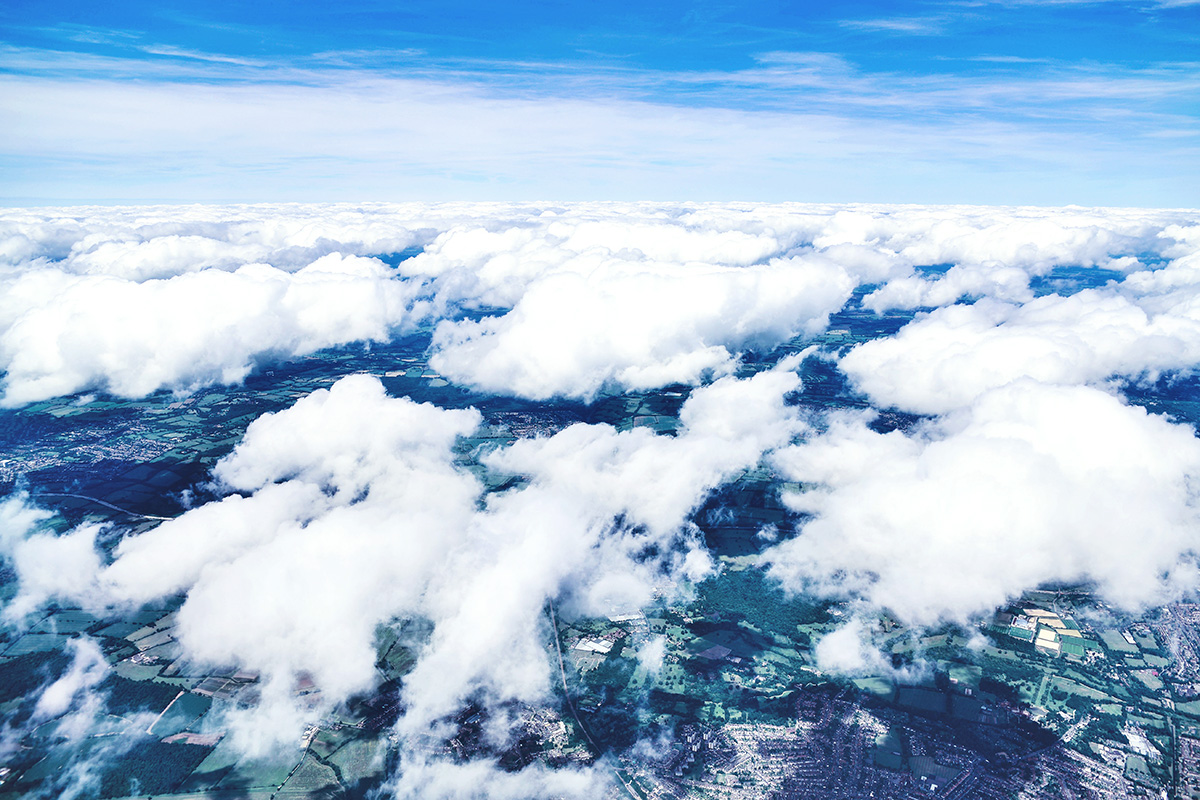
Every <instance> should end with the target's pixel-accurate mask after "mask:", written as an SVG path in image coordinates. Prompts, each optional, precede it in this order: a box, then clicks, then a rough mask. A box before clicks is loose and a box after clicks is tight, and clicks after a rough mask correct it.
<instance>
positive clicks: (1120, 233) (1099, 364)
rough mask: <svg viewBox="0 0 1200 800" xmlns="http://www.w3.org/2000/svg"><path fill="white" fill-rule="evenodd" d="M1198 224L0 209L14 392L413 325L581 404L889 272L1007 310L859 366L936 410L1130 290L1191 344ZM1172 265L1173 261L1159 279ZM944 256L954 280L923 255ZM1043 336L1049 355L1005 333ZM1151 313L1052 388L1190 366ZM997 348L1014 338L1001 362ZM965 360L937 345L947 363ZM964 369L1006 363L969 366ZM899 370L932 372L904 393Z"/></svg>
mask: <svg viewBox="0 0 1200 800" xmlns="http://www.w3.org/2000/svg"><path fill="white" fill-rule="evenodd" d="M1194 227H1195V223H1194V220H1190V218H1189V217H1188V215H1187V214H1185V213H1182V212H1151V211H1136V210H1085V209H1069V210H1062V211H1047V210H1041V209H982V208H973V207H928V208H922V207H886V206H853V207H839V206H811V205H775V206H755V205H703V204H674V205H671V204H574V205H566V206H553V205H546V204H440V205H419V204H411V205H378V206H367V207H358V206H239V207H227V208H201V207H192V208H188V209H169V208H147V209H137V210H131V209H112V210H107V209H75V210H60V211H50V212H33V211H26V212H10V213H9V214H7V215H5V218H4V219H3V220H0V289H2V290H3V291H2V292H0V369H3V371H4V377H3V392H4V394H3V402H4V403H6V404H7V405H10V406H13V405H21V404H24V403H28V402H32V401H36V400H41V399H46V398H51V397H55V396H61V395H69V394H73V393H76V392H81V391H93V390H96V389H99V390H102V391H107V392H111V393H113V394H117V395H121V396H127V397H138V396H143V395H146V394H149V393H152V392H154V391H157V390H160V389H168V390H171V391H176V392H186V391H190V390H193V389H195V388H197V387H200V386H203V385H207V384H211V383H235V382H238V381H240V380H241V379H242V378H244V377H245V376H246V375H247V374H248V373H249V372H250V371H252V370H253V369H254V368H256V367H257V366H259V365H261V364H263V363H267V362H270V361H272V360H275V359H286V358H294V357H296V356H298V355H303V354H306V353H311V352H314V351H315V350H318V349H322V348H328V347H335V346H340V345H345V344H349V343H353V342H371V341H382V340H387V339H389V338H390V337H392V336H394V335H396V334H397V333H399V332H408V331H411V330H412V329H413V326H416V325H420V324H429V325H434V324H436V329H435V332H434V338H433V346H434V355H433V362H432V363H433V364H434V365H435V366H436V367H437V368H439V369H441V370H442V371H443V372H445V374H446V375H447V376H448V377H450V378H452V379H454V380H456V381H458V382H461V383H464V384H467V385H471V386H474V387H477V388H479V389H481V390H484V391H489V392H497V393H502V394H517V395H523V396H527V397H533V398H548V397H553V396H568V397H579V398H590V397H593V396H594V395H596V394H597V393H598V392H600V391H606V390H617V391H621V390H628V389H645V388H652V387H657V386H662V385H666V384H670V383H676V382H683V383H697V382H701V381H704V380H710V379H712V378H713V377H715V376H719V375H721V374H726V373H728V372H729V371H730V370H731V369H732V368H733V367H734V365H735V364H736V362H737V360H738V358H739V357H740V356H741V355H742V353H743V352H744V351H745V350H747V349H756V350H769V349H770V348H771V347H772V346H774V345H776V344H778V343H780V342H781V341H784V340H787V339H789V338H791V337H793V336H796V335H812V334H815V333H818V332H820V331H821V330H822V329H823V327H824V326H825V322H826V319H827V317H828V315H829V314H830V313H833V312H836V311H837V310H838V309H840V308H841V307H842V305H843V304H844V303H845V302H846V300H847V298H849V297H850V293H851V291H852V290H853V289H854V288H855V287H856V286H859V285H863V284H870V285H879V286H880V288H878V289H877V290H876V291H874V292H873V293H872V294H870V295H869V296H868V297H867V298H866V301H865V304H866V306H867V307H868V308H874V309H884V308H889V307H915V306H938V305H948V304H952V303H954V302H955V301H956V300H958V299H959V298H960V297H961V296H963V295H964V294H966V295H972V296H983V297H988V298H992V299H994V300H996V301H997V303H996V304H993V305H980V306H978V307H973V308H971V309H962V308H959V309H946V311H945V312H944V313H941V314H940V315H939V314H935V315H933V316H931V317H930V318H928V319H927V320H925V321H924V322H923V323H920V324H918V325H916V326H913V328H912V329H911V330H907V331H905V332H904V333H903V334H902V336H901V337H898V338H897V339H896V340H887V341H883V342H878V343H871V344H868V345H865V346H864V347H863V348H861V350H860V351H856V352H855V353H854V354H851V356H850V357H848V358H847V359H846V360H844V361H843V368H844V369H845V370H846V371H847V372H848V373H849V374H850V375H851V377H853V378H854V379H855V380H856V381H857V382H858V383H859V385H860V386H861V387H862V388H863V389H864V391H866V392H868V393H869V394H871V395H872V397H874V398H876V399H877V400H878V401H879V402H882V403H885V404H896V405H901V406H902V407H907V408H912V409H914V410H939V408H940V407H936V402H943V403H944V402H945V401H935V403H934V404H931V405H922V404H921V402H920V400H919V399H917V398H911V397H907V396H903V392H904V391H909V392H921V391H924V392H927V393H932V394H935V395H940V394H942V393H943V392H945V391H946V388H945V385H946V384H947V383H949V382H955V383H956V384H959V385H958V386H957V387H956V388H955V389H954V392H958V393H962V392H966V393H968V394H969V393H971V392H974V391H976V389H973V388H971V387H973V386H975V385H976V384H979V385H980V386H981V387H982V388H986V387H987V386H994V385H1000V383H1003V382H1004V381H1006V380H1008V379H1011V378H1012V377H1018V376H1020V375H1023V374H1033V375H1034V376H1036V377H1040V378H1042V379H1046V380H1055V378H1053V376H1050V375H1049V374H1048V368H1047V367H1046V366H1044V365H1041V366H1038V367H1037V368H1034V367H1029V366H1022V363H1020V362H1022V361H1030V360H1035V361H1045V360H1047V355H1046V353H1045V351H1046V350H1047V349H1050V350H1054V349H1055V348H1058V350H1061V351H1062V352H1058V350H1056V351H1055V352H1054V353H1052V354H1051V355H1052V356H1053V357H1055V358H1059V359H1062V360H1066V361H1074V360H1075V355H1076V353H1075V351H1077V350H1079V349H1080V348H1081V347H1082V348H1083V349H1087V347H1084V346H1083V345H1076V344H1073V343H1072V342H1071V336H1072V335H1074V336H1076V337H1077V338H1078V337H1085V335H1086V331H1087V321H1086V320H1083V319H1082V317H1084V316H1089V317H1090V318H1092V319H1097V320H1098V319H1101V318H1102V317H1103V315H1104V314H1109V315H1110V316H1112V315H1119V314H1121V313H1125V311H1124V310H1123V309H1121V308H1116V307H1115V304H1119V303H1121V302H1124V303H1126V304H1128V305H1129V306H1130V308H1129V310H1128V311H1129V313H1130V314H1133V315H1134V316H1136V314H1137V309H1142V311H1143V312H1144V313H1146V314H1149V315H1154V316H1156V317H1162V318H1163V319H1164V320H1166V321H1165V322H1163V324H1162V326H1160V327H1163V328H1164V330H1163V331H1162V332H1161V333H1162V334H1164V335H1166V336H1167V337H1168V338H1169V337H1171V336H1174V337H1175V339H1176V340H1178V341H1183V340H1184V339H1186V335H1185V333H1181V332H1179V331H1178V330H1176V329H1177V328H1178V327H1179V326H1178V325H1175V324H1174V322H1172V321H1173V320H1183V321H1184V322H1187V321H1188V320H1190V319H1191V316H1190V314H1191V312H1190V310H1189V309H1190V308H1191V307H1192V305H1193V304H1192V303H1191V299H1190V298H1191V292H1192V291H1193V289H1192V288H1191V287H1193V286H1194V283H1195V282H1194V281H1192V280H1191V278H1190V277H1188V275H1190V272H1189V271H1194V267H1193V266H1189V264H1191V263H1192V262H1191V261H1189V258H1190V256H1189V254H1191V253H1194V252H1195V251H1196V249H1197V247H1198V244H1197V242H1196V240H1195V239H1196V237H1195V235H1194ZM410 248H415V249H421V250H422V252H420V253H419V254H418V255H416V257H414V258H410V259H408V260H406V261H401V262H400V263H399V267H398V268H395V267H391V266H388V264H385V263H384V262H382V261H379V260H377V259H375V258H372V256H384V257H386V258H387V259H388V263H389V264H394V263H396V258H397V257H396V255H395V254H397V253H401V252H405V253H408V254H412V253H413V252H415V251H416V250H415V249H410ZM1142 258H1145V259H1150V262H1149V263H1145V262H1143V261H1142V260H1139V259H1142ZM1163 260H1169V267H1168V269H1167V270H1162V269H1158V265H1159V263H1160V262H1162V261H1163ZM947 264H949V265H952V266H950V267H949V269H948V270H946V271H945V272H944V274H942V276H941V277H934V276H931V275H929V274H928V273H927V272H925V271H922V270H920V269H918V268H920V267H924V266H928V265H947ZM1062 265H1067V266H1079V267H1085V268H1086V267H1089V266H1103V267H1107V268H1110V269H1115V270H1118V271H1120V272H1125V273H1132V274H1131V275H1130V277H1129V279H1127V280H1126V281H1124V282H1123V283H1121V284H1120V285H1119V286H1118V287H1116V288H1109V289H1104V290H1094V291H1093V292H1092V293H1091V294H1088V295H1086V296H1085V297H1081V298H1078V299H1074V298H1073V299H1068V300H1058V299H1053V298H1047V299H1043V300H1041V301H1037V302H1035V303H1033V304H1029V305H1028V306H1027V307H1026V306H1022V305H1020V304H1023V303H1025V304H1028V303H1029V301H1030V300H1031V299H1032V290H1031V288H1030V281H1031V280H1032V279H1035V278H1037V277H1039V276H1043V275H1045V274H1047V273H1048V272H1050V271H1051V270H1052V269H1054V268H1055V267H1057V266H1062ZM1164 275H1171V276H1174V277H1172V278H1170V280H1172V281H1174V283H1172V284H1171V286H1170V287H1164V286H1163V285H1160V284H1161V283H1162V281H1163V280H1168V278H1166V277H1164ZM1185 284H1186V285H1185ZM1089 304H1090V305H1094V306H1096V309H1095V314H1093V313H1092V308H1091V307H1090V305H1089ZM1077 321H1078V322H1079V325H1076V324H1075V323H1076V322H1077ZM1116 323H1119V324H1120V325H1123V326H1125V327H1127V328H1128V327H1130V326H1133V327H1136V326H1137V325H1138V322H1137V320H1136V319H1132V318H1131V319H1130V320H1125V321H1122V320H1115V321H1114V323H1113V324H1116ZM1104 324H1105V325H1106V326H1108V325H1109V324H1110V323H1109V322H1108V321H1106V322H1105V323H1104ZM1188 324H1190V323H1188ZM1054 325H1059V326H1060V327H1063V328H1065V329H1067V330H1066V331H1065V333H1063V334H1062V335H1061V336H1058V337H1057V338H1056V337H1055V335H1053V331H1049V330H1048V329H1049V328H1050V327H1053V326H1054ZM1172 326H1174V327H1172ZM1030 327H1032V328H1034V330H1033V331H1032V332H1031V336H1032V338H1034V339H1037V341H1038V342H1039V343H1038V344H1036V345H1033V346H1030V345H1027V344H1026V345H1022V344H1021V343H1020V342H1012V341H1009V340H1010V339H1014V340H1015V339H1020V338H1021V331H1022V330H1025V329H1027V328H1030ZM1142 327H1143V328H1145V330H1143V331H1136V330H1134V331H1131V332H1129V333H1126V334H1120V332H1117V333H1115V334H1113V337H1115V340H1114V343H1112V344H1110V345H1104V346H1102V347H1099V348H1097V347H1095V346H1091V349H1092V350H1097V353H1096V355H1095V357H1094V358H1091V359H1090V361H1089V359H1088V358H1084V359H1082V361H1083V362H1084V363H1082V364H1078V365H1073V367H1072V368H1073V369H1074V370H1075V372H1071V373H1070V374H1067V375H1066V376H1065V377H1063V378H1062V379H1061V380H1062V381H1064V382H1069V381H1073V380H1081V379H1085V380H1091V379H1101V378H1103V377H1106V374H1105V371H1106V370H1107V371H1108V372H1121V371H1129V370H1130V369H1132V367H1130V366H1129V363H1132V364H1134V365H1142V364H1143V358H1144V357H1145V358H1146V363H1148V364H1149V365H1150V366H1152V367H1173V366H1182V365H1184V364H1185V363H1189V362H1188V359H1191V358H1192V356H1191V355H1190V353H1191V351H1190V350H1188V349H1187V348H1186V347H1185V348H1183V349H1182V352H1183V353H1184V354H1183V355H1182V356H1170V355H1162V356H1155V355H1154V354H1150V355H1149V356H1146V353H1145V352H1144V351H1145V348H1144V347H1142V346H1140V345H1136V344H1133V345H1130V344H1128V343H1127V342H1126V340H1129V339H1131V338H1133V339H1138V338H1139V337H1140V339H1143V340H1145V339H1155V340H1156V339H1158V338H1162V337H1161V336H1160V331H1159V330H1158V329H1157V328H1156V327H1155V323H1154V322H1153V321H1152V322H1149V323H1145V324H1143V325H1142ZM992 328H996V329H997V330H998V332H989V330H990V329H992ZM1076 328H1077V329H1078V330H1076ZM1010 333H1013V334H1015V335H1014V336H1009V334H1010ZM959 334H962V336H959ZM1122 336H1124V338H1122ZM1113 337H1110V338H1113ZM947 338H949V339H956V340H957V341H956V346H957V349H958V350H970V351H971V353H973V354H974V353H986V354H987V355H986V356H978V355H969V356H968V357H969V358H975V359H977V360H978V359H981V358H982V359H983V360H984V361H987V362H989V363H986V364H984V365H983V366H975V367H970V366H969V365H968V366H965V367H964V366H961V365H959V364H957V363H956V364H954V365H952V366H951V367H950V368H949V369H950V370H951V371H952V372H953V373H955V374H956V375H957V374H958V373H962V374H963V375H965V376H966V377H963V378H959V377H955V378H953V379H950V378H939V377H938V375H937V371H938V369H939V367H938V356H937V354H936V353H934V354H933V355H932V356H929V358H932V359H933V361H932V362H927V361H924V362H923V361H922V359H924V358H926V356H923V355H921V354H923V353H927V352H929V353H933V351H936V350H938V347H937V346H936V345H938V344H941V343H944V342H939V341H938V340H939V339H942V340H944V339H947ZM1026 338H1029V337H1026ZM994 339H996V340H1004V341H1002V342H999V343H997V344H993V341H992V340H994ZM918 340H919V341H918ZM976 340H978V341H976ZM1187 341H1190V340H1187ZM1056 342H1057V343H1056ZM1186 343H1187V342H1184V344H1186ZM1170 345H1171V343H1170V342H1168V344H1167V345H1165V346H1161V347H1160V348H1159V349H1160V350H1164V351H1167V350H1170V349H1171V347H1170ZM1189 346H1190V345H1189ZM908 349H911V350H912V351H913V352H912V353H907V352H906V350H908ZM1175 349H1176V350H1179V349H1180V348H1178V347H1177V348H1175ZM993 350H997V351H1002V352H998V353H997V354H996V356H995V357H993V355H992V351H993ZM1010 351H1012V352H1011V353H1010ZM1110 351H1114V352H1110ZM954 352H955V348H954V347H951V348H949V349H946V350H945V356H944V358H946V359H953V358H955V356H954V355H953V354H954ZM1156 359H1157V360H1156ZM991 361H996V362H997V363H999V367H998V368H995V369H993V368H992V366H991V364H990V362H991ZM1009 362H1016V366H1014V367H1011V368H1010V367H1009V366H1007V365H1008V364H1009ZM1092 362H1094V363H1092ZM1089 363H1090V364H1091V365H1090V366H1089ZM972 369H974V370H975V371H977V372H978V371H981V370H982V371H987V372H989V374H990V373H991V372H995V373H997V374H998V375H999V377H994V378H988V379H986V380H985V379H977V378H973V377H971V375H970V372H971V371H972ZM1006 369H1007V370H1008V372H1005V370H1006ZM1084 372H1086V373H1087V374H1086V376H1085V377H1083V378H1080V377H1079V376H1080V375H1082V374H1083V373H1084ZM909 373H912V374H914V375H916V376H917V377H918V380H917V382H916V385H915V386H912V387H901V386H899V384H900V383H904V381H902V380H900V376H906V375H908V374H909ZM981 380H982V383H980V381H981ZM997 381H999V383H997ZM889 387H892V388H889ZM922 387H925V388H922ZM951 394H953V392H951ZM892 395H895V397H893V396H892ZM954 402H958V401H957V400H955V401H954Z"/></svg>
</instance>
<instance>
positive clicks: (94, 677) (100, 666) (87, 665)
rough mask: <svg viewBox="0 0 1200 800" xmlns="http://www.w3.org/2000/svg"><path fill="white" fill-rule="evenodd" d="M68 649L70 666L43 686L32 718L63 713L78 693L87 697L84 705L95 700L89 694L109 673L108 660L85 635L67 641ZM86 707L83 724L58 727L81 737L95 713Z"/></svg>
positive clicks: (41, 718)
mask: <svg viewBox="0 0 1200 800" xmlns="http://www.w3.org/2000/svg"><path fill="white" fill-rule="evenodd" d="M67 650H68V651H69V652H70V653H71V666H70V667H68V668H67V671H66V673H64V674H63V676H62V677H60V678H59V679H58V680H56V681H54V682H53V683H51V684H50V685H49V686H47V687H45V688H44V689H42V691H41V693H40V694H39V695H38V700H37V705H36V706H34V710H33V716H34V719H38V720H45V719H51V718H53V717H57V716H59V715H61V714H65V713H66V712H67V710H68V709H69V708H70V707H71V706H72V704H73V703H75V701H76V699H77V698H79V697H80V696H83V697H84V698H86V699H85V703H84V704H85V705H88V706H90V705H91V703H89V702H87V701H88V700H91V701H95V698H94V697H88V695H89V694H90V693H91V692H92V690H93V689H94V688H95V687H96V685H97V684H98V683H100V681H102V680H104V678H105V677H106V676H107V675H108V661H107V660H105V658H104V653H103V652H102V651H101V650H100V646H99V645H98V644H96V642H95V640H93V639H89V638H87V637H81V638H77V639H71V640H70V641H69V642H67ZM89 710H91V711H92V712H93V713H91V714H88V715H86V717H87V718H86V720H85V724H84V725H83V726H80V725H78V724H68V725H65V726H64V725H60V726H59V727H58V730H59V731H60V732H62V733H65V734H66V735H67V736H68V738H71V739H78V738H81V737H82V735H83V733H84V732H85V731H88V730H89V729H90V722H91V720H90V717H91V716H94V711H95V709H89ZM68 731H70V732H71V733H69V732H68Z"/></svg>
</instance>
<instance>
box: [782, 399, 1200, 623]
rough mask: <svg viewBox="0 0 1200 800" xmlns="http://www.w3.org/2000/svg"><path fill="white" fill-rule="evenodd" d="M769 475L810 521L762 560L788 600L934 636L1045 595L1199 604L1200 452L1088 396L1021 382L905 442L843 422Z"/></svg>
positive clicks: (859, 421) (1157, 424)
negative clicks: (776, 476) (779, 479)
mask: <svg viewBox="0 0 1200 800" xmlns="http://www.w3.org/2000/svg"><path fill="white" fill-rule="evenodd" d="M776 463H777V464H778V466H779V468H780V469H781V470H782V471H783V473H784V474H785V475H786V476H788V477H789V478H790V479H792V480H796V481H800V482H803V483H805V484H807V486H808V488H807V490H806V491H803V492H801V493H798V494H791V495H788V496H787V498H786V500H787V502H788V504H789V505H790V506H791V507H792V508H793V509H795V510H797V511H803V512H806V513H809V514H812V515H813V519H812V520H811V521H809V522H806V523H804V524H803V525H802V528H801V531H800V533H799V534H798V535H797V536H796V537H794V538H792V539H789V540H787V541H785V542H782V543H780V544H779V545H776V546H775V547H773V548H772V549H770V550H769V551H767V553H766V556H765V557H766V559H767V560H768V561H769V562H770V564H771V573H772V574H773V575H774V576H775V577H776V578H778V579H779V580H781V581H782V582H783V584H784V585H785V586H786V587H788V588H790V589H791V590H793V591H800V590H803V589H806V588H807V589H812V590H815V591H818V592H826V593H834V594H839V595H843V596H848V597H850V598H855V599H858V600H860V601H862V602H865V603H867V604H868V605H869V606H871V607H873V608H877V609H887V610H889V611H890V612H891V613H893V614H895V615H897V616H898V617H899V618H900V619H902V620H904V621H906V622H909V623H914V624H922V625H931V624H935V623H937V622H939V621H944V620H958V621H966V620H968V619H970V618H972V617H973V616H975V615H978V614H983V613H985V612H987V611H989V610H991V609H993V608H996V607H997V606H1000V605H1002V604H1004V603H1005V602H1007V601H1008V600H1010V599H1011V598H1013V597H1015V596H1017V595H1019V594H1020V593H1021V592H1023V591H1025V590H1027V589H1030V588H1034V587H1037V586H1039V585H1041V584H1043V583H1046V582H1051V581H1072V582H1086V583H1091V584H1094V585H1095V587H1096V589H1097V591H1098V592H1099V593H1100V594H1101V595H1102V596H1103V597H1105V598H1106V599H1108V600H1110V601H1111V602H1114V603H1116V604H1119V605H1121V606H1124V607H1126V608H1130V609H1138V608H1141V607H1144V606H1146V605H1149V604H1152V603H1157V602H1162V601H1165V600H1166V599H1168V598H1170V597H1173V596H1176V595H1177V594H1178V593H1179V592H1181V591H1184V590H1188V589H1194V588H1196V565H1195V558H1196V553H1197V550H1198V548H1200V538H1198V537H1197V535H1196V531H1197V530H1198V528H1197V523H1198V522H1200V515H1198V513H1197V512H1198V509H1197V507H1196V505H1195V498H1194V493H1193V489H1192V486H1193V484H1194V482H1195V480H1196V479H1197V477H1198V476H1200V440H1197V439H1196V436H1195V433H1194V431H1193V430H1192V429H1191V428H1190V427H1187V426H1183V425H1176V424H1172V423H1170V422H1168V421H1167V420H1166V419H1164V418H1162V417H1159V416H1155V415H1151V414H1147V413H1146V412H1145V411H1144V410H1143V409H1141V408H1138V407H1133V406H1127V405H1123V404H1122V403H1121V401H1120V400H1118V399H1117V398H1115V397H1112V396H1110V395H1108V394H1106V393H1104V392H1102V391H1100V390H1097V389H1093V388H1088V387H1082V386H1076V387H1054V386H1046V385H1043V384H1038V383H1035V382H1032V381H1028V380H1025V381H1020V382H1017V383H1013V384H1011V385H1009V386H1006V387H1004V388H1001V389H997V390H993V391H991V392H988V393H986V394H984V395H982V396H980V398H979V399H978V400H977V401H976V402H975V404H974V405H972V406H969V407H967V408H965V409H962V410H960V411H957V412H955V413H953V414H950V415H948V416H947V417H945V418H944V419H942V420H939V421H937V422H934V423H929V424H928V425H927V426H925V427H923V428H921V429H919V430H918V431H917V432H915V433H913V434H912V435H904V434H902V433H900V432H898V431H897V432H892V433H888V434H880V433H875V432H874V431H872V430H871V429H870V428H869V427H868V426H867V419H866V417H864V416H863V415H859V414H849V413H843V414H840V415H837V416H835V418H834V419H833V420H832V421H831V424H830V427H829V430H828V431H827V432H825V433H823V434H821V435H819V436H816V437H814V438H813V439H812V440H811V441H809V442H806V443H804V444H800V445H797V446H795V447H793V448H789V449H786V450H783V451H780V453H779V454H778V455H777V456H776Z"/></svg>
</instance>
